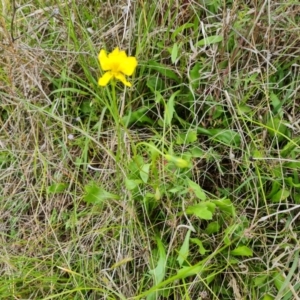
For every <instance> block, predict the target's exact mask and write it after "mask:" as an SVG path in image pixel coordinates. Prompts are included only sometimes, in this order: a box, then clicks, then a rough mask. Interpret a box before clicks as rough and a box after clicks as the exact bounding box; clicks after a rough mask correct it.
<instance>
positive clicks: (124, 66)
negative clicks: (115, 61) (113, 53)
mask: <svg viewBox="0 0 300 300" xmlns="http://www.w3.org/2000/svg"><path fill="white" fill-rule="evenodd" d="M136 66H137V60H136V58H135V57H134V56H129V57H126V58H125V59H124V60H123V61H122V62H121V64H120V69H119V70H120V72H122V73H123V74H125V75H128V76H130V75H132V74H133V72H134V70H135V68H136Z"/></svg>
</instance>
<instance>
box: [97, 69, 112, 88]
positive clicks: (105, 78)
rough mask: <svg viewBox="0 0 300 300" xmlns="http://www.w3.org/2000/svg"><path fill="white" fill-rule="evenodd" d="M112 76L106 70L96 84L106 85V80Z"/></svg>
mask: <svg viewBox="0 0 300 300" xmlns="http://www.w3.org/2000/svg"><path fill="white" fill-rule="evenodd" d="M112 77H113V75H112V74H111V72H106V73H104V75H103V76H102V77H101V78H99V80H98V84H99V85H100V86H106V85H107V84H108V82H109V81H110V80H111V79H112Z"/></svg>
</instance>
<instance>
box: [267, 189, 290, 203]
mask: <svg viewBox="0 0 300 300" xmlns="http://www.w3.org/2000/svg"><path fill="white" fill-rule="evenodd" d="M289 196H290V191H288V190H286V189H281V190H279V191H278V192H277V193H276V194H274V195H273V196H272V198H271V200H272V202H274V203H278V202H281V201H284V200H286V198H287V197H289Z"/></svg>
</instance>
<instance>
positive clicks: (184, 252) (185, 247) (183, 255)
mask: <svg viewBox="0 0 300 300" xmlns="http://www.w3.org/2000/svg"><path fill="white" fill-rule="evenodd" d="M190 235H191V230H189V231H188V232H187V233H186V236H185V239H184V242H183V244H182V246H181V248H180V250H179V253H178V257H177V261H178V263H179V266H180V267H181V266H182V264H183V263H184V262H185V261H186V259H187V257H188V255H189V246H190Z"/></svg>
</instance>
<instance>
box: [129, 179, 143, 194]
mask: <svg viewBox="0 0 300 300" xmlns="http://www.w3.org/2000/svg"><path fill="white" fill-rule="evenodd" d="M140 183H142V181H141V180H138V179H126V180H125V186H126V188H127V190H129V191H131V190H134V189H135V188H136V187H138V185H139V184H140Z"/></svg>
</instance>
